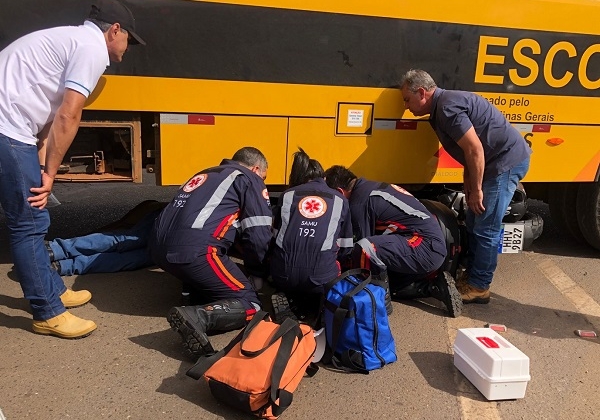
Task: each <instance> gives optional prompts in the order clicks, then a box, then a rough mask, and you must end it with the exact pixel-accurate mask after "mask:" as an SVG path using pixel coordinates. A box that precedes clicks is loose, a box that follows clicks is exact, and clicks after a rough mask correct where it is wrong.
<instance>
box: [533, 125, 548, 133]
mask: <svg viewBox="0 0 600 420" xmlns="http://www.w3.org/2000/svg"><path fill="white" fill-rule="evenodd" d="M550 127H551V125H550V124H533V129H532V130H531V131H532V132H534V133H549V132H550Z"/></svg>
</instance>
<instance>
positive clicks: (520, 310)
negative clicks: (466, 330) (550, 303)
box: [463, 293, 600, 344]
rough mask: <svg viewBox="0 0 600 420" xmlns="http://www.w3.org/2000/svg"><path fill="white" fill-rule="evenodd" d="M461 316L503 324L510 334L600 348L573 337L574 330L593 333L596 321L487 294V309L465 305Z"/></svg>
mask: <svg viewBox="0 0 600 420" xmlns="http://www.w3.org/2000/svg"><path fill="white" fill-rule="evenodd" d="M463 315H465V316H467V317H469V318H471V319H473V320H479V321H481V323H482V325H483V324H486V323H492V324H504V325H506V327H507V328H508V329H509V330H510V329H513V330H517V331H519V332H521V333H523V334H527V335H531V336H535V337H542V338H551V339H566V338H569V339H575V340H584V341H590V342H592V343H596V344H600V340H598V339H597V338H596V339H585V338H581V337H578V336H577V335H575V332H574V331H575V330H594V329H595V325H597V326H600V318H599V317H595V316H591V315H583V314H580V313H579V312H572V311H564V310H559V309H552V308H544V307H542V306H536V305H528V304H523V303H520V302H517V301H515V300H512V299H509V298H507V297H504V296H501V295H498V294H496V293H492V294H491V301H490V304H489V305H465V309H464V312H463Z"/></svg>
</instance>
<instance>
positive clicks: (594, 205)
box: [577, 182, 600, 250]
mask: <svg viewBox="0 0 600 420" xmlns="http://www.w3.org/2000/svg"><path fill="white" fill-rule="evenodd" d="M577 221H578V222H579V229H580V230H581V233H582V234H583V237H584V238H585V240H586V241H587V242H588V244H590V245H591V246H592V247H594V248H596V249H598V250H600V184H599V183H597V182H586V183H581V184H580V185H579V193H578V194H577Z"/></svg>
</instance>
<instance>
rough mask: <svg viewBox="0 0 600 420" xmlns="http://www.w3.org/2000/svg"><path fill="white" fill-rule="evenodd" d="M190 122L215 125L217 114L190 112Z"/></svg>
mask: <svg viewBox="0 0 600 420" xmlns="http://www.w3.org/2000/svg"><path fill="white" fill-rule="evenodd" d="M188 124H204V125H215V116H214V115H202V114H188Z"/></svg>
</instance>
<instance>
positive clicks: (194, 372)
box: [186, 311, 269, 380]
mask: <svg viewBox="0 0 600 420" xmlns="http://www.w3.org/2000/svg"><path fill="white" fill-rule="evenodd" d="M268 317H269V313H268V312H265V311H258V312H257V313H256V314H254V316H253V317H252V319H251V320H250V322H249V323H248V325H246V327H245V328H244V329H243V330H242V331H240V332H239V333H238V335H236V336H235V338H234V339H233V340H231V342H230V343H229V344H227V346H225V347H223V348H222V349H221V350H220V351H218V352H216V353H214V354H212V355H204V356H200V358H199V359H198V361H197V362H196V364H194V366H192V367H191V368H190V369H189V370H188V371H187V372H186V375H187V376H189V377H190V378H194V379H196V380H197V379H200V378H201V377H202V375H204V373H205V372H206V371H207V370H208V369H209V368H210V367H211V366H212V365H213V364H215V363H216V362H217V360H219V359H221V358H222V357H223V356H225V355H226V354H227V353H229V352H230V351H231V349H232V348H234V347H235V345H236V344H237V343H239V342H240V341H242V337H243V336H244V334H247V331H248V334H249V331H252V329H254V327H256V326H257V325H258V323H259V322H261V321H264V320H265V319H267V318H268Z"/></svg>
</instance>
